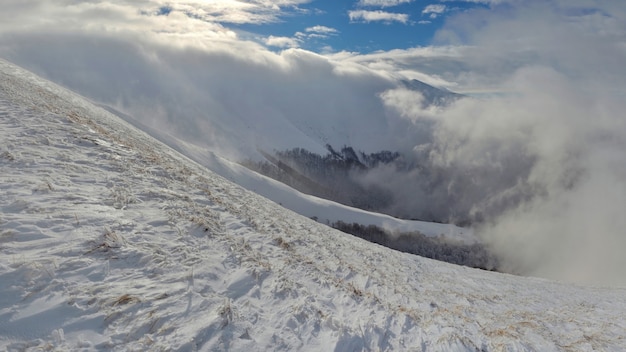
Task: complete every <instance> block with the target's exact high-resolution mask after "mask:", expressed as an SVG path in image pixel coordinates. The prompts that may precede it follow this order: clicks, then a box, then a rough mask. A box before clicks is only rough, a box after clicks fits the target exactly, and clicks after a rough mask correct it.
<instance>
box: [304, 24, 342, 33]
mask: <svg viewBox="0 0 626 352" xmlns="http://www.w3.org/2000/svg"><path fill="white" fill-rule="evenodd" d="M305 31H306V32H315V33H322V34H335V33H339V31H338V30H336V29H335V28H331V27H326V26H319V25H318V26H313V27H308V28H307V29H305Z"/></svg>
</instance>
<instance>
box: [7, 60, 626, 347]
mask: <svg viewBox="0 0 626 352" xmlns="http://www.w3.org/2000/svg"><path fill="white" fill-rule="evenodd" d="M0 138H1V140H2V144H1V145H0V181H1V182H0V188H1V191H0V207H1V208H0V209H1V213H0V251H1V253H2V255H1V256H0V350H9V351H13V350H134V351H140V350H182V351H196V350H200V351H209V350H236V351H251V350H273V351H293V350H301V351H307V350H309V351H332V350H335V351H361V350H416V351H466V350H467V351H560V350H565V351H593V350H595V351H623V350H624V349H626V333H625V331H626V303H625V300H624V298H625V297H626V291H625V290H623V289H603V288H590V287H579V286H573V285H567V284H561V283H558V282H552V281H548V280H542V279H534V278H523V277H515V276H510V275H503V274H498V273H492V272H486V271H480V270H475V269H469V268H464V267H458V266H454V265H449V264H445V263H440V262H436V261H432V260H427V259H423V258H420V257H416V256H412V255H407V254H402V253H399V252H395V251H392V250H389V249H387V248H383V247H380V246H377V245H373V244H370V243H367V242H364V241H361V240H359V239H357V238H354V237H352V236H349V235H346V234H343V233H340V232H337V231H334V230H332V229H330V228H328V227H326V226H324V225H321V224H318V223H316V222H315V221H313V220H310V219H308V218H305V217H302V216H299V215H296V214H295V213H292V212H290V211H288V210H285V209H284V208H282V207H280V206H279V205H278V204H275V203H272V202H270V201H268V200H266V199H264V198H262V197H260V196H259V195H256V194H254V193H252V192H250V191H247V190H244V189H242V188H241V187H239V186H236V185H234V184H233V183H231V182H229V181H227V180H225V179H223V178H221V177H220V176H217V175H215V174H214V173H212V172H210V171H208V170H207V169H206V168H204V167H202V166H200V165H199V164H196V163H194V162H192V161H190V160H189V159H187V158H186V157H183V156H182V155H180V154H178V153H177V152H175V151H173V150H172V149H170V148H168V147H166V146H165V145H164V144H162V143H160V142H158V141H156V140H154V139H153V138H151V137H149V136H148V135H147V134H145V133H144V132H142V131H139V130H137V129H136V128H134V127H132V126H130V125H129V124H127V123H125V122H124V121H122V120H120V119H119V118H117V117H115V116H113V115H111V114H110V113H108V112H106V111H105V110H103V109H101V108H97V107H95V106H94V105H92V104H90V103H88V102H87V101H86V100H84V99H82V98H80V97H78V96H76V95H74V94H72V93H70V92H67V91H65V90H63V89H61V88H59V87H57V86H55V85H53V84H51V83H48V82H45V81H43V80H41V79H38V78H36V77H34V76H32V75H31V74H29V73H27V72H24V71H23V70H21V69H18V68H16V67H14V66H12V65H10V64H8V63H6V62H3V61H0Z"/></svg>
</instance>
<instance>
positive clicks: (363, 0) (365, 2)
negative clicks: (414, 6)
mask: <svg viewBox="0 0 626 352" xmlns="http://www.w3.org/2000/svg"><path fill="white" fill-rule="evenodd" d="M413 1H414V0H359V2H358V3H357V5H358V6H369V7H392V6H398V5H401V4H408V3H411V2H413Z"/></svg>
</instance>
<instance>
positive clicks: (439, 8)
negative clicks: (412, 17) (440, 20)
mask: <svg viewBox="0 0 626 352" xmlns="http://www.w3.org/2000/svg"><path fill="white" fill-rule="evenodd" d="M446 10H447V7H446V5H441V4H431V5H428V6H426V7H425V8H424V10H422V14H423V15H430V18H432V19H435V18H437V17H438V16H439V15H441V14H443V13H444V12H446Z"/></svg>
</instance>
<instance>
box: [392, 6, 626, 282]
mask: <svg viewBox="0 0 626 352" xmlns="http://www.w3.org/2000/svg"><path fill="white" fill-rule="evenodd" d="M552 5H554V4H552ZM557 10H562V11H561V12H557V11H555V9H554V7H551V5H545V6H543V5H540V4H536V3H534V2H531V3H530V5H529V4H526V5H521V4H517V3H516V4H513V5H510V6H509V7H508V8H507V11H506V12H505V14H504V15H503V16H502V17H501V18H498V17H497V16H496V17H494V16H493V14H491V15H490V18H489V20H488V21H487V22H486V25H485V24H484V23H483V24H482V25H481V28H475V27H473V25H475V24H476V21H478V20H479V19H480V16H478V18H475V17H472V15H467V16H459V17H457V18H455V20H454V21H453V23H451V24H450V26H449V28H448V32H447V33H444V32H445V31H444V32H442V33H441V36H442V37H454V35H453V34H454V30H455V29H457V28H459V29H462V30H464V31H466V32H465V33H471V36H472V39H471V43H473V44H475V45H480V47H481V48H483V50H482V52H481V53H478V52H474V53H473V55H472V56H470V57H468V65H469V66H472V65H477V66H481V65H484V64H487V63H489V62H491V61H492V60H493V59H494V56H496V57H498V56H506V55H510V57H508V58H506V59H504V61H509V63H508V64H507V66H509V67H514V68H515V69H514V70H511V72H510V74H501V73H498V74H497V75H494V76H491V77H489V76H485V77H478V78H476V79H477V80H479V81H480V82H483V83H486V82H488V84H489V85H490V86H493V85H497V86H498V89H499V90H498V91H496V92H493V93H494V94H492V95H491V96H490V97H488V98H482V99H478V98H466V99H462V100H460V101H458V102H456V103H455V104H453V105H451V106H449V107H447V108H442V109H435V110H429V111H425V110H423V109H420V106H419V104H416V103H415V102H416V99H414V98H411V97H410V94H407V93H406V92H402V91H390V92H387V93H385V94H383V95H382V99H383V101H384V102H385V104H386V105H387V106H388V107H389V108H391V109H394V110H395V111H397V112H398V113H399V114H400V115H402V116H404V117H405V118H408V119H412V120H414V121H420V120H424V119H425V120H428V121H432V122H433V123H434V126H435V127H434V128H433V138H434V140H433V142H432V144H429V145H427V146H420V150H426V151H427V152H428V154H429V155H428V156H429V160H430V161H431V162H432V163H433V164H434V165H439V166H442V167H443V168H444V169H446V170H449V171H450V172H452V173H455V172H456V173H457V174H456V175H454V176H452V177H450V178H449V181H448V183H447V186H448V187H452V188H448V189H454V187H455V184H454V182H458V181H463V182H464V184H465V185H470V186H469V187H470V188H473V186H478V187H476V189H475V190H473V191H470V192H467V194H465V196H467V197H469V198H470V199H469V202H468V199H459V201H461V202H463V203H465V202H467V204H463V205H462V207H461V208H462V209H463V210H465V209H464V208H463V207H464V206H467V205H472V206H471V209H470V213H471V214H487V215H489V216H487V217H486V218H485V219H484V222H483V223H482V224H479V225H477V226H478V228H477V232H478V233H479V234H480V235H481V236H482V237H483V239H484V240H485V241H487V243H488V244H489V245H490V246H491V247H492V249H493V250H494V251H495V252H496V253H497V254H498V255H499V256H500V257H501V258H502V259H503V263H504V265H505V266H504V269H505V270H508V271H510V272H514V273H521V274H525V275H537V276H543V277H550V278H556V279H562V280H568V281H576V282H587V283H589V282H592V283H596V284H616V283H617V284H622V285H623V284H626V273H625V272H624V271H623V270H622V268H623V267H624V265H626V257H625V256H624V255H623V251H624V249H626V231H625V229H626V227H625V226H624V225H626V221H625V220H624V217H623V216H621V215H620V213H621V212H623V210H624V209H626V189H625V185H626V125H625V124H626V120H625V119H624V111H626V103H625V100H624V98H625V97H626V95H625V92H626V90H625V87H626V70H624V69H623V67H624V64H623V63H624V62H626V50H625V47H624V33H625V31H624V23H626V22H623V21H622V22H617V21H615V18H612V17H610V16H608V15H607V14H606V13H603V12H602V11H589V10H587V9H583V8H575V7H574V8H569V9H568V10H569V11H564V8H558V7H557ZM519 53H521V55H522V56H523V57H525V58H526V59H525V62H524V63H523V64H522V63H519V64H515V61H516V60H517V58H516V55H518V54H519ZM529 57H532V58H533V59H532V60H528V59H527V58H529ZM515 66H519V67H515ZM498 69H499V68H496V70H498ZM465 77H466V79H468V80H471V79H474V76H473V74H472V73H471V72H468V73H467V74H466V75H465ZM463 172H466V174H462V173H463ZM459 175H460V176H459ZM387 182H389V181H387ZM406 184H407V183H405V185H406ZM481 190H482V192H480V191H481ZM475 191H479V192H475ZM454 197H455V195H454V194H453V193H451V192H442V198H443V199H447V201H448V202H449V203H448V204H452V206H451V207H452V208H454V207H456V206H458V205H457V204H456V203H455V202H454ZM436 201H438V198H437V197H435V202H436ZM494 205H495V207H494Z"/></svg>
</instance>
